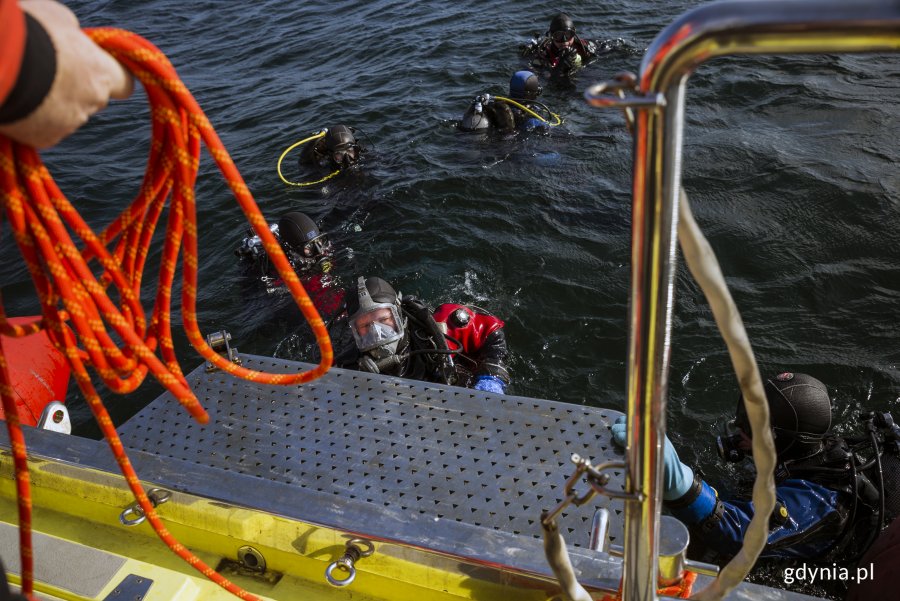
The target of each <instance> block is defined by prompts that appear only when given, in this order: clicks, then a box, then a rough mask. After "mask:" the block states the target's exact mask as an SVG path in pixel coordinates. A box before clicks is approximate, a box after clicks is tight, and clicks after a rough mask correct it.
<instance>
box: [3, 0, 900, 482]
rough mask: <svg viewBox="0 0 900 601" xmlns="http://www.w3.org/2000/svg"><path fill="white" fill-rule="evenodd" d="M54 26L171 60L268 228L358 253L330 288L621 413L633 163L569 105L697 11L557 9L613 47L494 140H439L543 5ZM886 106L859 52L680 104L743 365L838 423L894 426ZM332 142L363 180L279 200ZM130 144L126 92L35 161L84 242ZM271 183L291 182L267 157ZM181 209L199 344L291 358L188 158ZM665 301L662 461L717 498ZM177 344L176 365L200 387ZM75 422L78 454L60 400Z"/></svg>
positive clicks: (143, 111) (82, 10)
mask: <svg viewBox="0 0 900 601" xmlns="http://www.w3.org/2000/svg"><path fill="white" fill-rule="evenodd" d="M68 4H69V5H70V6H71V7H72V8H73V10H74V11H75V12H76V13H77V14H78V15H79V17H80V18H81V20H82V22H83V24H84V25H85V26H100V25H112V26H117V27H121V28H124V29H129V30H132V31H134V32H136V33H139V34H141V35H143V36H144V37H146V38H148V39H149V40H151V41H152V42H154V43H155V44H156V45H157V46H159V47H160V48H161V49H162V50H163V51H164V52H165V53H166V54H167V55H168V56H169V58H170V59H171V60H172V62H173V63H174V64H175V66H176V68H177V69H178V71H179V73H180V75H181V77H182V79H183V80H184V82H185V83H186V84H187V86H188V87H189V89H190V90H191V91H192V92H193V94H194V95H195V97H196V98H197V99H198V101H199V103H200V105H201V106H202V107H203V108H204V110H205V111H206V113H207V115H208V116H209V118H210V120H211V121H212V123H213V124H214V126H215V127H216V130H217V131H218V134H219V136H220V137H221V138H222V140H223V141H224V143H225V145H226V147H227V148H228V150H229V151H230V152H231V154H232V156H233V158H234V160H235V162H236V163H237V165H238V167H239V169H240V170H241V172H242V174H243V176H244V178H245V179H246V180H247V182H248V184H249V186H250V189H251V191H252V192H253V194H254V195H255V197H256V199H257V201H258V202H259V204H260V206H261V207H262V209H263V211H264V213H265V214H266V216H267V217H269V218H270V219H272V220H274V219H276V218H277V217H278V215H279V214H281V213H283V212H286V211H288V210H300V211H304V212H307V213H308V214H310V215H311V216H313V217H314V218H315V219H316V220H317V221H321V222H322V223H323V226H324V228H325V229H328V230H334V232H335V233H334V235H333V239H334V241H335V242H336V244H338V245H339V246H349V247H351V248H353V249H354V258H353V259H352V261H350V262H345V263H344V264H343V265H339V266H338V269H337V273H338V275H339V276H340V277H341V278H342V279H343V280H344V281H345V282H351V281H353V280H354V277H353V276H354V275H357V274H368V275H380V276H382V277H384V278H385V279H387V280H389V281H390V282H392V283H393V284H394V285H395V287H396V288H398V289H399V290H401V291H402V292H404V293H406V294H417V295H419V296H421V297H423V298H425V299H427V300H428V301H431V302H432V303H435V304H437V303H441V302H448V301H458V302H464V303H476V304H478V305H481V306H484V307H486V308H487V309H489V310H491V311H493V312H494V313H496V314H497V315H498V316H500V317H501V318H502V319H504V320H506V324H507V325H506V331H507V337H508V340H509V344H510V349H511V352H512V371H513V375H514V380H513V386H512V390H511V391H512V392H513V393H514V394H519V395H524V396H532V397H539V398H547V399H555V400H559V401H565V402H570V403H587V404H592V405H599V406H606V407H613V408H617V409H621V408H622V407H623V404H624V392H623V391H624V382H625V363H624V360H625V350H626V335H627V332H626V316H627V299H628V294H627V289H628V283H629V267H628V261H629V248H630V247H629V245H630V235H629V232H630V177H631V150H632V147H631V140H630V137H629V136H628V134H627V133H626V131H625V129H624V127H623V120H622V118H621V116H620V115H619V114H618V113H616V112H614V111H601V110H597V109H592V108H589V107H587V106H586V105H585V104H584V102H583V101H582V92H583V90H584V88H585V87H586V86H587V85H589V84H591V83H594V82H596V81H599V80H601V79H606V78H609V77H611V76H613V75H614V74H616V73H618V72H619V71H622V70H631V71H636V70H637V69H638V66H639V64H640V59H641V56H642V54H643V51H644V49H645V48H646V47H647V46H648V45H649V43H650V42H651V41H652V39H653V37H654V36H655V35H656V33H657V32H658V31H659V30H660V29H661V28H662V27H663V26H665V25H666V24H667V23H669V22H670V21H671V20H672V19H674V18H675V17H676V16H677V15H679V14H681V13H682V12H684V11H685V10H687V9H689V8H691V7H693V6H696V5H697V4H698V3H692V2H685V1H681V0H675V1H671V0H667V1H665V2H663V1H657V0H642V1H638V2H622V1H612V2H609V1H607V2H585V1H579V2H570V3H568V4H566V5H565V6H564V7H562V8H565V9H567V10H568V11H569V12H570V13H571V14H573V15H574V17H575V20H576V24H577V25H578V27H579V32H580V33H581V34H582V35H584V36H586V37H592V38H600V39H616V38H621V39H622V40H623V41H624V44H623V45H622V47H621V48H620V49H619V50H616V51H614V52H611V53H609V54H607V55H605V56H604V57H602V58H601V60H599V61H597V62H596V63H594V64H593V65H591V66H589V67H588V68H587V69H586V70H585V71H584V72H582V74H581V75H580V77H579V80H578V82H577V86H576V89H575V90H561V89H553V88H549V87H546V86H545V93H544V96H543V100H544V102H545V103H547V104H548V105H549V106H550V107H551V108H553V109H554V110H555V111H556V112H558V113H561V114H562V115H563V117H564V118H565V124H564V126H563V127H561V128H557V130H556V131H554V132H553V133H552V135H550V136H532V137H530V138H528V139H521V138H519V139H513V140H484V139H481V138H479V137H477V136H472V135H463V134H460V133H458V132H457V131H456V130H455V128H454V121H455V119H457V118H459V116H461V114H462V112H463V111H464V110H465V108H466V106H467V103H468V101H469V100H470V98H471V97H473V96H474V95H475V94H476V93H479V92H485V91H486V92H491V93H500V94H504V93H506V91H507V82H508V80H509V77H510V75H511V74H512V73H513V72H514V71H515V70H517V69H518V68H521V67H522V66H523V63H522V62H520V59H519V58H518V55H517V46H518V44H519V43H522V42H524V41H525V40H526V39H527V38H528V37H529V35H530V34H531V33H532V32H536V31H543V30H544V28H545V27H546V25H547V24H548V23H549V20H550V18H551V17H552V15H553V14H554V13H555V12H556V10H557V9H558V8H560V6H559V5H556V4H553V3H547V2H539V3H530V4H524V3H521V2H514V1H512V0H503V1H498V2H491V3H484V2H472V1H462V2H456V3H446V2H390V1H374V2H361V1H339V2H328V3H306V2H304V3H299V2H297V3H292V2H272V1H270V0H265V1H259V2H199V1H198V2H188V3H184V2H176V1H173V0H150V1H146V2H140V3H133V2H126V1H124V0H117V1H107V2H100V1H96V0H92V1H90V2H88V1H83V2H69V3H68ZM898 88H900V58H898V57H897V56H883V55H865V56H863V55H859V56H849V57H848V56H804V57H787V58H785V57H777V58H776V57H755V58H741V59H717V60H715V61H713V62H711V63H709V64H707V65H705V66H703V67H701V69H700V70H699V71H698V73H696V74H695V76H693V77H692V79H691V82H690V86H689V94H688V99H689V107H688V112H687V125H686V128H685V140H686V145H685V160H684V174H685V186H686V190H687V191H688V193H689V194H690V196H691V198H692V200H693V205H694V210H695V213H696V216H697V219H698V222H699V223H700V225H701V227H703V228H704V230H705V232H706V233H707V235H708V236H709V238H710V241H711V243H712V244H713V247H714V248H715V250H716V252H717V253H718V254H719V258H720V261H721V262H722V265H723V270H724V271H725V273H726V274H727V275H728V277H729V283H730V285H731V287H732V292H733V294H734V295H735V299H736V301H737V303H738V305H739V307H740V308H741V310H742V312H743V317H744V320H745V323H746V325H747V328H748V330H749V334H750V338H751V341H752V342H753V345H754V348H755V350H756V352H757V357H758V360H759V362H760V365H761V367H762V369H763V370H764V373H772V372H774V371H776V370H783V369H789V370H796V371H807V372H809V373H811V374H813V375H815V376H817V377H819V378H820V379H822V380H823V381H825V382H826V384H828V386H829V390H831V391H832V393H833V396H834V399H835V405H836V412H835V413H836V418H837V420H838V421H843V422H849V423H853V420H854V419H855V418H856V417H857V416H858V415H859V413H860V411H862V410H864V409H865V410H867V409H870V408H879V409H887V408H897V401H896V400H895V399H897V397H898V394H900V370H898V361H900V342H898V340H900V326H898V323H900V321H898V317H900V273H898V270H897V268H898V262H900V261H898V259H900V233H898V224H900V218H898V217H900V200H898V197H897V192H898V188H900V186H898V184H900V175H898V173H900V172H898V168H897V164H896V163H897V160H898V158H900V142H898V135H900V119H898V109H897V107H896V103H897V98H898V97H900V89H898ZM336 123H346V124H349V125H353V126H355V127H358V128H360V129H361V130H363V131H364V132H365V134H367V135H368V138H369V139H370V140H371V142H372V143H374V151H373V152H370V153H369V154H368V155H367V156H366V157H365V161H364V165H363V167H362V169H361V173H359V174H356V175H352V176H340V177H338V178H335V179H333V180H330V181H329V182H327V184H325V185H323V186H316V187H313V188H303V189H301V188H291V187H288V186H286V185H284V184H283V183H282V182H281V181H280V180H279V179H278V177H277V174H276V172H275V164H276V160H277V158H278V156H279V155H280V154H281V152H282V151H283V150H284V149H285V148H286V147H287V146H288V145H290V144H291V143H293V142H295V141H297V140H299V139H300V138H302V137H305V136H307V135H309V134H310V133H311V132H314V131H316V130H318V129H319V128H321V127H325V126H329V125H333V124H336ZM148 139H149V116H148V112H147V107H146V101H145V98H144V95H143V93H142V92H141V91H138V92H137V93H136V94H135V96H134V97H133V98H132V99H131V100H129V101H126V102H120V103H116V104H115V105H113V106H112V107H111V108H110V109H108V110H107V111H105V112H104V113H102V114H101V115H100V116H98V117H96V118H95V119H94V120H93V121H92V123H91V124H90V125H89V126H88V127H86V128H84V129H83V130H82V131H81V132H79V133H78V134H76V135H75V136H74V137H72V138H71V139H69V140H67V141H66V142H65V143H63V144H62V145H61V146H60V147H58V148H57V149H54V150H53V151H51V152H47V153H45V161H46V162H47V164H48V166H49V167H50V169H51V172H52V173H53V174H54V176H55V177H56V178H57V181H58V182H59V183H60V186H61V188H62V189H63V190H64V191H65V192H66V193H67V194H68V195H69V197H70V198H71V199H72V200H73V201H74V202H75V203H76V205H77V206H78V207H80V209H81V211H82V213H83V214H84V215H85V217H86V218H87V219H88V220H89V222H90V223H92V224H93V225H95V227H98V228H99V227H100V226H101V225H103V224H105V223H107V222H109V221H110V220H111V219H112V218H113V217H114V216H115V215H116V214H117V213H118V211H119V210H121V208H122V206H123V205H125V204H126V203H128V202H130V201H131V199H132V198H133V196H134V194H135V193H136V191H137V190H138V186H139V184H140V180H141V177H142V175H143V169H144V167H145V163H146V155H147V148H148ZM363 139H364V140H365V138H363ZM285 170H286V173H287V175H288V176H289V177H291V178H293V179H298V178H300V177H302V176H301V174H299V173H297V172H296V168H295V166H294V163H293V161H291V160H288V161H287V162H286V164H285ZM293 176H296V177H293ZM198 199H199V201H198V204H199V207H198V210H199V220H200V245H201V267H200V291H199V299H198V304H199V307H200V315H199V319H200V323H201V327H202V328H203V329H204V331H213V330H218V329H223V328H224V329H227V330H229V331H230V332H231V333H232V335H233V336H234V339H235V342H236V345H237V346H238V348H239V349H240V350H241V351H243V352H250V353H257V354H262V355H272V354H275V353H276V352H277V353H278V354H279V355H280V356H284V357H290V358H295V359H310V358H311V355H310V346H309V344H308V343H309V340H310V337H309V334H308V332H307V331H306V327H305V325H304V324H303V323H302V322H301V320H300V318H299V313H298V312H296V311H293V310H288V309H287V307H288V301H286V300H285V299H283V298H282V299H278V298H271V297H267V296H266V295H265V293H262V292H261V291H260V290H259V289H256V288H253V287H252V286H251V287H248V286H247V285H246V282H244V281H243V280H242V278H241V272H240V270H239V269H238V265H237V263H236V258H235V257H234V256H233V254H232V251H233V249H234V248H235V247H236V246H237V244H238V243H239V242H240V240H241V238H242V236H243V235H244V230H245V227H246V224H245V223H244V220H243V216H242V214H241V212H240V210H239V209H238V207H237V204H236V203H235V201H234V200H233V198H232V197H231V195H230V192H229V191H228V189H227V188H226V186H225V183H224V181H223V179H222V177H221V176H220V175H219V173H218V171H217V170H216V168H215V166H214V165H213V164H212V162H211V160H210V159H209V157H208V155H206V156H205V158H204V161H203V165H202V169H201V175H200V180H199V182H198ZM3 238H4V240H3V244H4V246H3V249H4V250H5V253H6V255H5V256H7V257H8V258H7V259H5V260H4V261H3V266H2V269H0V276H2V280H0V281H2V283H3V294H4V300H5V301H6V303H7V307H8V309H9V310H10V312H12V313H15V312H17V311H18V312H25V311H27V310H29V309H32V310H33V307H34V303H33V301H31V300H30V299H31V298H32V293H31V292H30V291H31V284H30V281H29V280H28V276H27V274H26V272H25V269H24V267H23V266H22V265H21V263H20V260H19V257H18V251H16V250H14V249H11V245H10V241H9V236H8V235H4V236H3ZM155 248H156V251H155V252H156V254H155V255H154V258H158V252H159V245H157V246H156V247H155ZM153 269H154V271H149V272H148V275H147V277H146V278H145V281H150V280H154V279H155V267H154V268H153ZM151 290H152V288H151V287H150V286H149V285H148V287H147V289H146V291H145V293H144V298H145V299H148V301H149V300H152V298H153V295H152V292H151ZM676 303H677V310H676V315H675V321H674V331H673V338H672V340H673V356H672V373H671V386H670V403H669V406H670V413H669V429H670V433H671V434H670V435H671V437H672V438H673V440H674V441H675V443H676V446H677V447H678V448H679V449H680V452H681V456H682V459H683V460H685V461H686V462H688V463H691V464H693V465H694V466H699V467H702V468H703V470H704V471H705V472H706V473H707V474H711V475H713V476H715V475H717V474H718V475H721V473H722V469H721V468H720V467H719V466H718V465H717V462H716V460H715V454H714V452H712V448H711V443H712V439H713V437H714V436H715V434H716V433H718V432H719V430H720V428H721V427H722V425H723V423H724V422H725V421H726V419H727V418H728V416H729V414H730V413H731V412H732V411H733V408H734V404H735V399H736V397H737V384H736V382H735V380H734V377H733V375H731V371H730V362H729V360H728V357H727V353H726V350H725V347H724V345H723V343H722V342H721V340H720V338H719V336H718V335H717V332H716V330H715V326H714V324H713V322H712V319H711V314H710V312H709V309H708V307H707V305H706V303H705V301H704V300H703V298H702V295H701V294H700V293H699V290H698V288H697V286H696V285H695V284H693V283H692V282H691V281H690V278H689V276H688V275H687V273H686V271H685V270H684V268H683V267H682V268H681V269H680V270H679V273H678V278H677V290H676ZM174 322H175V323H176V324H179V323H180V315H175V316H174ZM180 348H181V353H180V356H181V358H182V361H183V364H184V365H185V366H186V368H188V369H191V368H193V367H194V366H196V365H198V364H199V362H200V359H199V357H198V356H197V355H196V353H194V351H193V350H192V349H190V347H189V346H188V345H187V344H186V343H185V342H184V341H183V340H181V341H180ZM145 388H146V390H143V391H142V392H141V393H139V394H137V395H135V396H133V397H129V398H125V399H121V398H113V399H111V401H110V404H111V405H112V410H113V412H114V414H115V415H117V416H118V418H119V419H125V418H126V417H128V416H129V415H131V414H133V413H134V412H136V411H137V410H138V409H139V408H140V406H141V405H142V404H144V403H146V402H147V401H149V400H150V399H152V398H154V397H155V396H156V395H157V394H158V390H159V389H158V387H157V388H154V387H152V386H150V387H147V386H145ZM71 406H72V409H73V412H74V413H75V417H76V419H77V420H78V421H79V423H80V424H81V425H80V427H79V429H80V430H82V431H83V432H86V433H90V432H92V431H93V430H92V428H91V426H89V425H88V422H89V414H88V412H87V410H86V409H85V408H84V406H83V403H81V402H80V401H79V400H73V401H72V402H71Z"/></svg>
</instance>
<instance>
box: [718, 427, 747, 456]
mask: <svg viewBox="0 0 900 601" xmlns="http://www.w3.org/2000/svg"><path fill="white" fill-rule="evenodd" d="M726 428H727V429H728V431H729V432H731V433H730V434H729V433H726V434H723V435H721V436H716V451H717V452H718V453H719V459H721V460H722V461H727V462H729V463H739V462H741V461H743V460H744V458H745V457H746V456H747V453H745V452H744V449H742V448H741V443H742V442H743V440H744V437H743V436H742V435H741V433H740V431H737V430H738V426H737V425H736V424H735V421H734V420H732V421H730V422H728V425H727V426H726Z"/></svg>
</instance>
